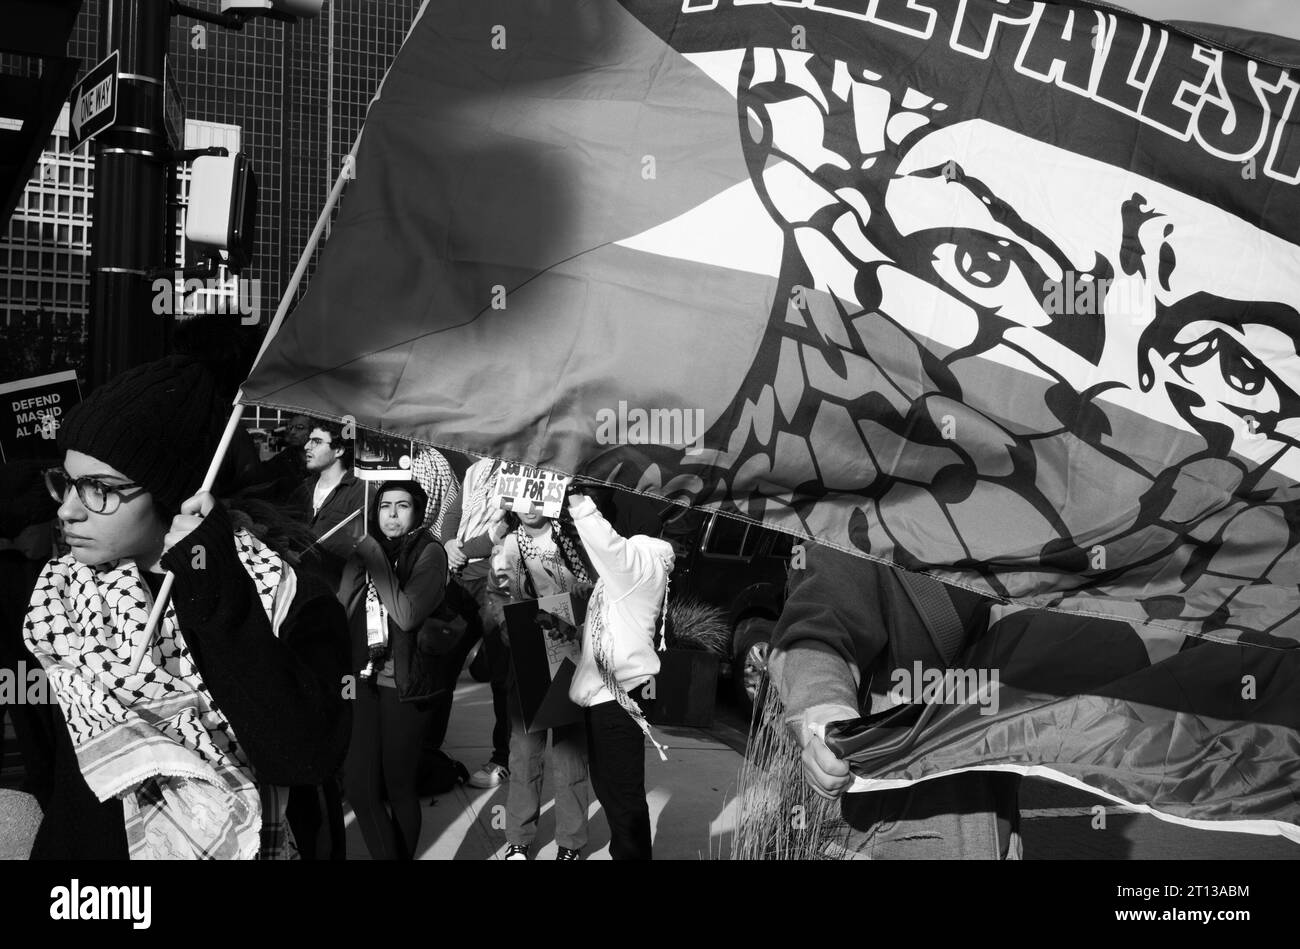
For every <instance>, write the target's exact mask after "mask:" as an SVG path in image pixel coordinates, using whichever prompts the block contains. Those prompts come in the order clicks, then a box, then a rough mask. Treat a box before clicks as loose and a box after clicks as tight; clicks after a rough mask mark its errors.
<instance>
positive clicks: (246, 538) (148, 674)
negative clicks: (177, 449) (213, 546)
mask: <svg viewBox="0 0 1300 949" xmlns="http://www.w3.org/2000/svg"><path fill="white" fill-rule="evenodd" d="M234 539H235V545H236V548H237V550H238V553H239V560H240V562H241V563H242V564H243V566H244V569H245V570H246V571H247V572H248V574H249V576H250V577H252V579H253V583H254V586H255V588H256V590H257V596H258V599H259V601H260V603H261V606H262V609H263V610H265V611H266V614H267V616H268V617H269V618H270V619H271V624H272V629H273V631H274V632H275V634H276V635H278V634H279V630H280V624H281V622H282V621H283V619H284V616H285V614H286V613H287V612H288V609H289V604H290V603H291V602H292V600H293V597H294V594H295V592H296V589H297V580H296V577H295V575H294V572H293V569H292V568H291V567H290V566H289V565H288V564H286V563H284V562H283V561H282V560H281V559H280V557H279V556H277V555H276V554H275V553H274V552H273V551H271V550H270V549H269V548H268V547H266V546H265V545H264V544H262V542H261V541H259V540H258V539H257V538H256V537H254V536H253V535H252V534H251V533H249V532H248V531H246V530H243V529H240V530H238V531H236V532H235V535H234ZM152 606H153V597H152V595H151V594H150V592H149V589H148V587H147V586H146V585H145V583H144V580H143V579H142V578H141V576H140V570H139V568H138V567H137V566H136V564H135V561H134V560H120V561H116V562H114V563H110V564H106V565H102V566H98V567H90V566H86V565H84V564H81V563H78V562H77V561H76V560H74V559H73V558H72V557H71V556H64V557H61V558H59V559H57V560H53V561H51V562H50V563H48V564H46V566H45V569H44V570H43V571H42V573H41V576H40V579H39V580H38V581H37V583H36V589H35V590H34V591H33V593H32V598H31V604H30V607H29V609H28V611H27V618H26V620H25V621H24V625H23V633H24V637H25V639H26V641H27V646H28V648H29V649H30V650H31V652H32V654H33V655H35V656H36V658H37V659H38V660H40V663H41V665H42V667H43V668H44V669H45V673H46V676H47V677H48V679H49V682H50V685H51V686H52V687H53V692H54V694H55V696H56V697H57V698H58V702H59V707H60V708H61V709H62V711H63V716H64V719H65V720H66V722H67V726H68V733H69V736H70V737H71V739H72V745H73V748H74V749H75V751H76V755H77V764H78V766H79V767H80V769H81V773H82V776H83V777H84V778H85V780H86V784H87V785H88V786H89V787H90V789H91V791H92V792H94V794H95V796H96V797H97V798H98V799H99V800H100V801H107V800H109V799H110V798H113V797H116V798H119V799H120V800H121V801H122V806H123V812H124V817H125V820H126V833H127V842H128V847H129V850H130V855H131V859H133V860H136V859H190V858H200V859H201V858H211V859H253V858H260V859H292V858H294V857H296V856H297V851H296V849H295V847H294V844H293V839H292V835H291V834H290V833H289V830H288V824H287V822H286V821H285V819H284V805H285V804H286V803H287V798H288V794H287V789H286V788H277V787H273V786H271V785H267V784H259V783H258V782H257V781H256V780H255V779H254V777H253V773H252V769H251V767H250V765H249V762H248V759H247V756H246V755H245V753H244V751H243V749H242V748H241V747H240V745H239V741H238V739H237V738H236V736H235V733H234V729H233V728H232V727H231V724H230V722H229V721H228V720H227V719H226V717H225V715H224V714H223V713H222V712H221V710H220V708H219V707H218V706H217V703H216V702H214V701H213V698H212V694H211V693H210V692H209V690H208V688H207V686H206V684H205V683H204V682H203V679H202V677H201V676H200V674H199V671H198V668H197V667H196V665H195V663H194V659H193V656H192V655H191V653H190V651H189V648H188V647H187V646H186V644H185V639H184V637H183V636H182V634H181V630H180V628H179V626H178V625H177V621H176V612H175V609H174V607H172V606H171V605H169V606H168V608H167V611H166V613H165V614H164V617H163V621H162V623H160V624H159V630H158V633H157V635H156V637H155V639H154V642H153V645H152V646H151V647H150V649H149V651H148V653H147V654H146V656H145V659H144V662H143V663H142V664H141V666H140V669H139V671H138V672H137V673H135V674H134V675H133V674H131V673H130V670H129V667H130V660H131V649H132V643H133V642H134V641H135V639H136V637H137V636H139V635H140V634H141V632H142V631H143V629H144V626H145V623H146V622H147V620H148V617H149V611H150V609H151V608H152Z"/></svg>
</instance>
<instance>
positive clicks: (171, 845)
mask: <svg viewBox="0 0 1300 949" xmlns="http://www.w3.org/2000/svg"><path fill="white" fill-rule="evenodd" d="M224 408H225V406H224V400H223V399H221V398H219V397H218V394H217V391H216V387H215V381H214V379H213V378H212V376H211V374H210V373H209V372H208V371H207V370H206V368H205V367H204V366H202V365H201V364H199V363H197V362H195V361H194V360H192V359H189V358H186V357H175V356H173V357H170V358H168V359H164V360H161V361H158V362H155V363H149V364H146V365H143V366H139V367H137V368H135V369H131V370H129V371H127V372H125V373H122V374H121V375H119V376H117V377H116V378H114V379H113V380H111V381H109V382H108V383H106V384H104V385H103V386H101V387H100V388H99V389H97V390H95V391H94V392H93V393H91V395H90V397H89V398H87V399H86V400H85V401H84V402H82V403H81V404H80V405H79V406H78V407H77V408H76V409H74V410H73V411H72V412H70V413H69V415H68V418H67V421H66V422H65V423H64V424H63V425H62V426H61V427H60V429H59V433H58V445H59V448H60V449H62V450H63V451H64V457H63V464H62V465H61V466H60V467H58V468H52V469H50V470H49V471H48V472H47V473H46V485H47V487H48V488H49V491H50V494H51V495H52V496H53V497H54V499H55V500H56V501H57V502H58V505H59V507H58V517H59V520H60V521H61V522H62V526H63V532H64V538H65V540H66V541H67V543H68V544H69V545H70V546H71V548H72V550H71V553H69V554H67V555H65V556H62V557H59V558H57V559H55V560H52V561H50V562H49V563H48V564H46V566H45V569H44V570H43V571H42V572H41V575H40V578H39V579H38V580H37V583H36V588H35V590H34V591H33V593H32V597H31V602H30V605H29V607H28V610H27V616H26V619H25V620H24V628H23V632H24V638H25V640H26V644H27V648H28V649H29V650H30V651H31V653H32V654H33V655H34V656H36V658H37V659H38V660H39V661H40V663H41V666H42V667H43V668H44V670H45V672H46V675H47V678H48V681H49V683H50V686H51V689H52V691H53V693H54V695H55V697H56V698H57V700H58V707H57V709H56V719H57V723H56V726H55V730H56V739H55V740H56V746H55V759H54V790H53V794H52V796H51V799H50V801H49V805H48V807H46V808H45V817H44V820H43V822H42V823H41V827H40V830H39V832H38V834H37V838H36V843H35V846H34V848H33V851H32V856H33V857H35V858H46V859H127V858H128V857H129V858H131V859H178V858H183V859H251V858H260V859H282V858H289V857H292V856H293V855H294V846H293V838H292V835H291V834H290V833H289V832H288V826H287V823H286V820H285V805H286V797H287V794H286V790H287V789H286V786H287V785H294V784H315V783H319V782H320V781H322V780H324V779H325V778H326V777H327V776H328V775H329V774H331V773H332V772H333V771H334V770H335V769H336V768H337V767H338V766H339V764H340V763H341V762H342V760H343V756H344V753H345V750H346V748H347V742H348V735H349V733H350V730H351V729H350V725H351V722H350V716H349V709H348V706H347V703H346V702H344V700H343V696H342V694H341V691H340V688H339V683H340V681H341V679H342V677H343V675H344V673H345V672H346V671H347V666H346V635H347V633H346V628H345V625H344V615H343V610H342V609H341V608H340V607H339V604H338V601H337V600H336V599H335V597H334V592H333V590H330V589H328V588H326V586H325V585H324V583H322V582H321V581H320V580H319V579H318V578H316V577H315V576H314V575H313V574H311V572H310V571H307V570H300V569H298V568H297V567H296V558H295V557H294V555H293V554H292V552H291V549H290V543H289V542H288V541H289V538H290V536H291V532H292V529H293V525H286V524H282V523H278V522H277V521H276V520H275V516H274V515H275V512H274V511H261V512H259V513H258V519H259V521H260V523H253V522H252V521H251V520H250V519H248V518H247V517H246V516H241V515H239V513H238V512H236V511H234V510H230V509H228V508H227V507H226V506H224V505H223V504H221V503H219V502H218V501H217V500H216V499H215V498H214V497H213V496H212V495H211V494H209V493H207V492H205V491H200V490H199V489H200V487H201V485H202V483H203V478H204V472H205V470H206V468H207V465H208V462H209V459H211V457H212V454H213V451H214V449H215V447H216V445H217V443H218V441H219V438H220V433H221V430H222V418H221V412H222V411H223V409H224ZM164 571H170V572H172V573H173V574H174V575H175V577H176V581H175V588H174V590H173V592H172V596H171V600H170V606H169V607H168V608H167V610H166V611H165V613H164V615H163V618H162V621H161V623H160V624H159V627H158V630H157V635H156V636H155V638H154V639H153V641H152V642H151V645H150V647H149V649H148V651H147V652H146V653H145V655H144V659H143V664H142V665H141V666H140V667H139V669H138V670H134V669H132V668H131V659H132V651H133V644H134V643H135V641H136V640H137V639H138V638H139V637H140V633H141V631H142V630H143V629H144V626H145V623H146V620H147V618H148V616H149V612H150V609H151V607H152V605H153V600H154V597H155V596H156V595H157V593H158V590H159V589H160V588H161V586H162V581H163V573H164Z"/></svg>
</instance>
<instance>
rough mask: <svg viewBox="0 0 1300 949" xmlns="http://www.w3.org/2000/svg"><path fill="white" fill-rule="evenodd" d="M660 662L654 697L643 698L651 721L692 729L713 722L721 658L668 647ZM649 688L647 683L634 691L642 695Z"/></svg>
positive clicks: (695, 651) (660, 655) (661, 655)
mask: <svg viewBox="0 0 1300 949" xmlns="http://www.w3.org/2000/svg"><path fill="white" fill-rule="evenodd" d="M659 662H660V668H659V674H658V675H657V676H655V679H654V690H653V691H654V697H653V698H643V700H642V703H641V704H642V707H643V708H644V709H645V715H646V718H647V719H648V720H649V721H650V723H651V724H652V725H685V726H688V727H691V728H705V727H707V726H708V725H710V724H712V723H713V705H714V702H715V701H716V700H717V697H718V668H719V659H718V657H717V656H715V655H714V654H713V653H709V652H700V651H698V650H694V649H668V650H665V651H664V652H661V653H660V654H659ZM648 688H649V685H648V684H647V686H645V687H643V688H641V689H637V690H635V692H634V694H635V695H636V697H637V698H642V697H643V696H645V695H646V691H647V689H648Z"/></svg>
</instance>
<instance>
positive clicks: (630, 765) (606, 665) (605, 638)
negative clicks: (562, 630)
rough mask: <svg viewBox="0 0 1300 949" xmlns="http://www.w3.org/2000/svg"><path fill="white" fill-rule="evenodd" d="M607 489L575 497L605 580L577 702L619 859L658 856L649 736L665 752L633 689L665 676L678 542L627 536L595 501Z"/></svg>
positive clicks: (593, 603)
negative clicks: (664, 630) (650, 799)
mask: <svg viewBox="0 0 1300 949" xmlns="http://www.w3.org/2000/svg"><path fill="white" fill-rule="evenodd" d="M608 490H609V489H608V488H600V487H598V486H594V485H590V484H582V483H576V484H575V485H574V486H573V487H572V488H571V490H570V493H569V513H570V514H571V515H572V517H573V524H574V527H575V528H576V529H577V532H578V536H579V537H580V538H581V539H582V547H583V550H584V551H585V552H586V555H587V559H588V560H589V561H590V562H591V564H592V565H593V566H594V567H595V569H596V572H597V573H598V575H599V579H598V580H597V581H596V588H595V589H594V590H593V591H592V594H591V600H590V602H589V603H588V605H587V622H586V625H585V627H584V629H583V636H582V661H581V662H580V663H579V664H578V669H577V671H576V672H575V673H574V674H573V682H572V684H571V685H570V686H569V698H570V699H571V700H573V702H574V703H575V704H577V705H581V706H582V707H583V708H585V709H586V724H587V756H588V761H589V762H590V766H591V785H592V787H593V788H594V789H595V791H596V798H597V799H598V800H599V801H600V806H601V807H602V808H603V809H604V811H605V817H606V819H607V820H608V821H609V835H610V842H609V852H610V856H612V857H613V858H614V859H615V860H649V859H650V808H649V806H648V804H647V803H646V796H645V739H646V738H649V739H650V741H651V743H652V744H654V746H655V747H656V748H657V749H658V750H659V754H660V757H665V758H666V756H665V755H664V752H663V748H662V747H661V746H660V745H659V743H658V742H656V741H655V740H654V737H653V736H652V735H651V734H650V726H649V724H648V723H647V722H646V719H645V715H644V714H643V713H642V711H641V707H640V706H639V705H638V704H637V701H636V699H635V698H633V697H632V692H633V691H634V690H638V689H641V688H642V687H643V686H644V685H645V684H646V683H647V682H649V681H650V680H651V679H652V678H654V676H655V674H656V673H658V672H659V653H658V652H657V651H656V650H655V639H656V634H657V632H658V631H659V630H660V629H661V627H662V624H663V616H664V610H665V608H666V606H667V601H668V577H669V575H670V574H671V573H672V572H673V562H674V557H673V546H672V544H670V543H669V542H668V541H666V540H661V539H659V538H657V537H647V536H645V535H644V534H637V535H635V536H633V537H628V538H623V537H620V536H619V534H618V533H617V532H616V531H615V530H614V528H613V527H612V526H611V525H610V523H609V521H608V520H606V519H605V517H604V515H603V514H602V513H601V512H600V509H599V508H598V507H597V505H596V503H595V501H594V500H593V499H592V497H590V496H589V494H590V493H597V492H601V491H608Z"/></svg>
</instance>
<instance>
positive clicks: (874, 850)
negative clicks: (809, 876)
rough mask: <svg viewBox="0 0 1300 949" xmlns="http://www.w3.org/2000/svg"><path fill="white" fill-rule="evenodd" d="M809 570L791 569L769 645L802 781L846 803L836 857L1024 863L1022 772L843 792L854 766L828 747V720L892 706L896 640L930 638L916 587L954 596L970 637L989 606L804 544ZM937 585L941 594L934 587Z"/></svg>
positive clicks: (903, 661)
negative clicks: (1020, 797) (845, 827)
mask: <svg viewBox="0 0 1300 949" xmlns="http://www.w3.org/2000/svg"><path fill="white" fill-rule="evenodd" d="M804 553H805V558H806V563H805V565H804V566H803V568H802V569H797V568H794V567H792V569H791V571H790V579H789V583H788V592H787V598H786V603H785V608H784V610H783V611H782V613H781V619H780V621H779V622H778V623H777V628H776V630H775V632H774V633H773V637H772V655H771V663H770V672H771V676H772V682H773V684H774V685H776V687H777V689H778V691H779V693H780V696H781V700H782V703H783V704H784V706H785V712H786V722H787V724H788V725H789V727H790V728H791V729H793V730H794V732H795V734H796V736H797V738H798V740H799V744H800V746H801V747H802V749H803V755H802V757H803V766H804V775H805V776H806V778H807V779H808V782H809V784H810V785H811V786H812V788H813V790H815V791H816V792H817V793H818V794H820V795H822V796H823V797H828V798H836V797H840V796H843V803H842V805H841V807H842V812H843V815H844V819H845V822H846V823H847V825H848V833H847V836H846V838H845V840H844V841H842V843H841V844H840V845H838V847H839V852H838V853H836V854H835V856H841V857H869V858H871V859H914V860H924V859H945V858H969V859H1019V857H1020V855H1021V845H1020V837H1019V834H1018V814H1019V812H1018V807H1017V793H1018V788H1019V780H1020V779H1019V776H1018V775H1014V774H1001V773H996V772H977V771H976V772H966V773H963V774H958V775H953V776H951V777H946V778H938V779H935V780H932V781H924V782H921V783H919V784H915V785H912V786H910V787H906V788H899V789H895V790H887V791H870V792H853V793H847V794H846V793H845V792H846V791H848V789H849V788H850V786H851V785H852V784H853V777H852V775H851V774H850V771H849V765H848V763H847V762H845V761H843V760H841V759H839V758H837V757H836V756H835V755H834V754H832V753H831V751H830V749H829V748H827V747H826V744H825V742H824V741H823V740H822V738H821V731H822V729H824V727H825V726H826V724H827V723H829V722H835V721H843V720H846V719H856V718H859V717H861V716H863V715H866V714H868V713H871V712H879V711H883V710H885V709H886V708H887V707H888V706H889V702H888V700H887V699H886V698H885V694H886V693H887V692H888V690H889V686H890V683H891V682H892V676H891V675H890V670H891V669H895V668H907V667H908V666H910V664H911V662H912V660H913V659H929V660H931V661H930V662H929V663H927V664H928V665H933V664H934V663H935V662H936V661H937V654H936V655H935V656H929V657H924V656H900V655H899V644H900V643H902V644H911V643H918V642H926V641H928V639H929V634H928V633H927V632H926V621H927V617H926V616H925V615H924V614H923V613H922V611H921V609H920V608H919V607H918V605H917V600H916V590H917V589H918V588H922V587H926V586H928V585H932V586H931V589H929V590H928V591H927V593H928V594H929V595H935V594H938V595H941V596H942V595H946V596H948V597H949V598H950V599H951V602H952V606H953V608H954V609H955V610H956V613H957V616H958V618H959V619H960V621H961V624H962V627H963V628H964V629H965V630H966V633H967V636H968V637H969V636H970V635H973V634H978V632H980V631H982V630H983V629H984V627H985V626H986V624H987V621H988V607H989V605H990V603H991V602H992V601H991V600H989V599H988V598H986V597H982V596H980V595H978V594H975V593H970V592H968V591H966V590H961V589H959V588H956V587H949V586H946V585H943V584H940V583H939V581H937V580H932V579H930V578H927V577H914V578H912V579H913V581H914V582H915V583H917V587H914V588H913V589H912V590H911V591H909V589H908V588H907V585H905V584H904V581H903V580H902V579H901V577H900V572H899V571H898V570H896V569H894V568H892V567H887V566H885V565H883V564H879V563H876V562H875V561H871V560H867V559H866V558H863V557H855V556H853V555H851V554H846V553H842V552H840V551H837V550H834V549H832V548H830V547H821V546H816V547H809V548H807V549H806V550H805V551H804ZM934 588H938V589H937V590H936V589H934Z"/></svg>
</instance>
